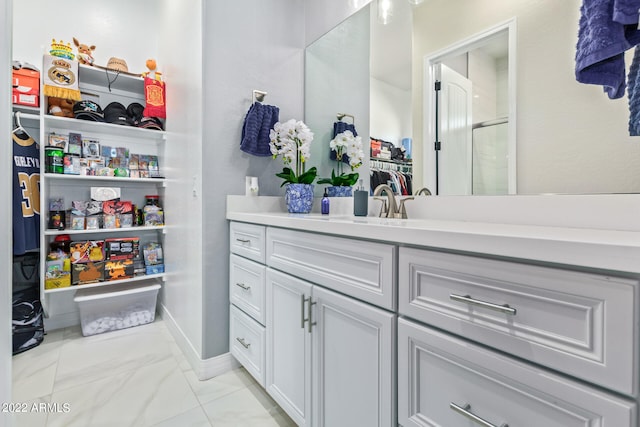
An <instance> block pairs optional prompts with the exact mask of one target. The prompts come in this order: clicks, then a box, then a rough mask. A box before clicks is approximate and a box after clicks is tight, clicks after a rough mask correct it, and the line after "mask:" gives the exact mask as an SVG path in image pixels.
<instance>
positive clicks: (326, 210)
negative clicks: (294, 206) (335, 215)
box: [320, 187, 329, 215]
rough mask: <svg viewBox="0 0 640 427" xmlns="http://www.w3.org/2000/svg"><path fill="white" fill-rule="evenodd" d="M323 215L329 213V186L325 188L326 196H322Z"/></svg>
mask: <svg viewBox="0 0 640 427" xmlns="http://www.w3.org/2000/svg"><path fill="white" fill-rule="evenodd" d="M320 206H321V210H322V215H329V196H328V195H327V188H326V187H325V189H324V196H322V202H321V203H320Z"/></svg>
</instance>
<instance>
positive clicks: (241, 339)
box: [236, 337, 251, 348]
mask: <svg viewBox="0 0 640 427" xmlns="http://www.w3.org/2000/svg"><path fill="white" fill-rule="evenodd" d="M236 341H238V342H239V343H240V344H242V346H243V347H244V348H249V347H251V343H250V342H249V343H248V342H246V341H245V340H244V338H237V337H236Z"/></svg>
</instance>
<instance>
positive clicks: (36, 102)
mask: <svg viewBox="0 0 640 427" xmlns="http://www.w3.org/2000/svg"><path fill="white" fill-rule="evenodd" d="M12 95H13V96H12V97H11V102H12V103H13V104H15V105H26V106H27V107H39V106H40V95H38V94H31V93H22V92H18V91H17V90H16V89H13V93H12Z"/></svg>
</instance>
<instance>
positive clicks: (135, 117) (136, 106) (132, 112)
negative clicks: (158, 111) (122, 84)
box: [127, 102, 144, 126]
mask: <svg viewBox="0 0 640 427" xmlns="http://www.w3.org/2000/svg"><path fill="white" fill-rule="evenodd" d="M143 112H144V105H142V104H140V103H139V102H132V103H131V104H129V106H128V107H127V115H128V116H129V123H131V124H132V125H134V126H138V125H139V124H140V122H141V121H142V117H143V114H142V113H143Z"/></svg>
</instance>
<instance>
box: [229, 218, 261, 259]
mask: <svg viewBox="0 0 640 427" xmlns="http://www.w3.org/2000/svg"><path fill="white" fill-rule="evenodd" d="M264 236H265V228H264V226H262V225H255V224H247V223H244V222H232V223H231V224H230V225H229V247H230V250H231V252H233V253H234V254H238V255H242V256H243V257H245V258H249V259H252V260H254V261H256V262H259V263H261V264H264V259H265V256H264Z"/></svg>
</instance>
